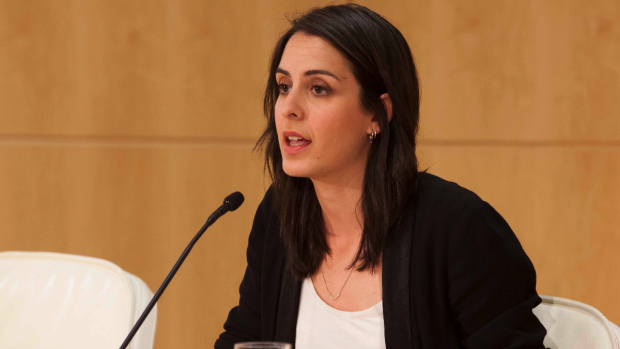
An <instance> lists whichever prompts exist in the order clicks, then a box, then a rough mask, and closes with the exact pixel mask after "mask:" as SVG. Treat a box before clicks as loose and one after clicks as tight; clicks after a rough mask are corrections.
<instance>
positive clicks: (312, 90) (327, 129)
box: [275, 33, 378, 183]
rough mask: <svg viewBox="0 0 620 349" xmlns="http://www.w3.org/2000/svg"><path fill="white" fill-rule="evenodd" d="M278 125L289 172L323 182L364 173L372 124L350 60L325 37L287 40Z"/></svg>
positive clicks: (281, 69) (278, 77)
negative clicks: (349, 63) (361, 99)
mask: <svg viewBox="0 0 620 349" xmlns="http://www.w3.org/2000/svg"><path fill="white" fill-rule="evenodd" d="M276 81H277V82H278V84H279V88H280V95H279V97H278V99H277V101H276V105H275V118H276V129H277V131H278V140H279V142H280V151H281V152H282V165H283V169H284V172H285V173H286V174H288V175H289V176H293V177H307V178H311V179H313V180H319V181H330V182H333V181H339V182H343V181H344V182H345V183H347V182H350V181H351V180H354V179H356V178H357V179H359V178H363V174H364V170H365V167H366V161H367V158H368V152H369V150H370V143H369V142H368V135H369V134H370V133H371V132H372V130H373V127H374V128H375V129H376V130H377V131H378V126H377V124H376V123H373V121H372V119H373V117H372V115H371V114H369V113H368V112H366V111H364V110H363V108H362V106H361V103H360V97H359V96H360V89H361V88H360V85H359V84H358V82H357V81H356V79H355V77H354V76H353V73H352V72H351V69H350V68H349V65H348V62H347V60H346V59H345V58H344V57H343V56H342V55H341V54H340V52H339V51H338V50H336V49H335V48H334V47H333V46H331V45H330V44H329V43H327V42H326V41H324V40H323V39H321V38H319V37H316V36H310V35H306V34H303V33H296V34H294V35H293V36H292V37H291V38H290V40H289V41H288V43H287V45H286V47H285V49H284V52H283V54H282V58H281V60H280V65H279V67H278V71H277V73H276Z"/></svg>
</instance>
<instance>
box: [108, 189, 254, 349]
mask: <svg viewBox="0 0 620 349" xmlns="http://www.w3.org/2000/svg"><path fill="white" fill-rule="evenodd" d="M243 200H244V198H243V194H241V193H240V192H238V191H236V192H234V193H232V194H230V195H228V196H227V197H226V199H224V203H223V204H222V206H220V207H219V208H218V209H217V210H215V212H213V213H212V214H211V215H210V216H209V218H208V219H207V222H206V223H205V224H204V225H203V226H202V228H200V230H199V231H198V233H197V234H196V236H194V238H193V239H192V241H191V242H190V243H189V245H187V247H186V248H185V251H183V253H182V254H181V257H179V259H178V260H177V262H176V264H175V265H174V267H172V270H170V273H169V274H168V276H167V277H166V279H165V280H164V282H163V283H162V284H161V286H159V289H158V290H157V292H156V293H155V295H154V296H153V299H151V302H150V303H149V305H147V306H146V309H144V312H143V313H142V315H141V316H140V318H139V319H138V321H137V322H136V324H135V325H134V326H133V328H132V329H131V331H130V332H129V334H128V335H127V338H125V341H124V342H123V344H122V345H121V347H120V349H126V348H127V346H128V345H129V342H131V340H132V339H133V337H134V336H135V335H136V332H138V329H140V326H142V323H143V322H144V320H146V317H147V316H148V315H149V313H150V312H151V310H152V309H153V307H154V306H155V303H157V301H158V300H159V297H161V295H162V293H164V291H165V290H166V287H168V284H169V283H170V281H171V280H172V278H173V277H174V274H176V273H177V271H178V270H179V268H180V267H181V264H183V261H185V258H187V255H188V254H189V252H190V251H191V250H192V248H193V247H194V245H195V244H196V242H197V241H198V239H200V237H201V236H202V234H203V233H204V232H205V230H207V228H209V227H210V226H211V224H213V223H215V221H216V220H217V219H218V218H220V217H221V216H222V215H224V214H225V213H226V212H228V211H234V210H236V209H238V208H239V206H241V204H242V203H243Z"/></svg>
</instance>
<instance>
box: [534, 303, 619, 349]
mask: <svg viewBox="0 0 620 349" xmlns="http://www.w3.org/2000/svg"><path fill="white" fill-rule="evenodd" d="M540 297H541V298H542V300H543V301H542V303H541V304H540V305H539V306H537V307H536V308H534V314H535V315H536V316H537V317H538V319H539V320H540V322H542V324H543V326H545V328H546V329H547V336H546V337H545V342H544V344H545V346H546V347H547V348H550V349H592V348H596V349H620V331H618V330H617V329H618V328H617V327H616V326H615V325H614V324H613V323H611V322H610V321H609V320H607V318H605V316H603V314H601V312H600V311H598V310H596V309H595V308H593V307H591V306H589V305H587V304H583V303H580V302H577V301H572V300H570V299H565V298H559V297H550V296H540Z"/></svg>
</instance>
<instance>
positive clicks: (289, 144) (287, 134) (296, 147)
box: [282, 131, 312, 155]
mask: <svg viewBox="0 0 620 349" xmlns="http://www.w3.org/2000/svg"><path fill="white" fill-rule="evenodd" d="M282 138H283V139H284V143H285V144H284V147H283V149H282V150H283V151H284V152H285V153H287V154H290V155H293V154H297V153H299V152H301V151H303V150H304V149H306V148H307V147H308V146H309V145H310V144H311V143H312V141H311V140H309V139H307V138H304V137H303V136H302V135H300V134H299V133H297V132H293V131H284V132H283V133H282Z"/></svg>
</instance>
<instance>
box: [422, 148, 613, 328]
mask: <svg viewBox="0 0 620 349" xmlns="http://www.w3.org/2000/svg"><path fill="white" fill-rule="evenodd" d="M421 155H422V166H423V167H425V168H426V167H428V168H429V172H430V173H434V174H437V175H439V176H441V177H443V178H445V179H447V180H450V181H453V182H456V183H458V184H460V185H461V186H463V187H465V188H468V189H470V190H472V191H474V192H475V193H477V194H478V195H479V196H480V197H481V198H482V199H483V200H485V201H487V202H489V203H490V204H491V205H492V206H493V207H495V209H496V210H497V211H498V212H499V213H500V214H501V215H502V216H503V217H504V218H505V219H506V221H507V222H508V223H509V224H510V225H511V227H512V228H513V230H514V231H515V233H516V234H517V236H518V238H519V240H520V241H521V243H522V245H523V247H524V249H525V251H526V252H527V253H528V255H529V256H530V258H531V259H532V262H533V263H534V266H535V267H536V271H537V274H538V292H539V293H540V294H546V295H552V296H560V297H565V298H570V299H574V300H578V301H581V302H584V303H587V304H590V305H592V306H594V307H596V308H597V309H599V310H601V311H602V312H603V314H605V315H606V316H607V317H608V318H609V319H610V320H612V321H614V322H615V323H620V299H618V297H617V293H618V289H620V279H618V277H617V275H619V274H620V263H617V261H618V257H617V255H618V251H620V186H619V185H618V179H619V178H620V147H610V148H604V147H601V148H592V147H583V148H581V147H505V146H495V147H494V146H475V145H474V146H461V145H459V146H441V145H426V146H423V147H422V149H421Z"/></svg>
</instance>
